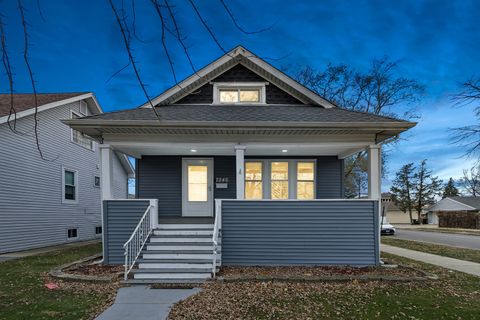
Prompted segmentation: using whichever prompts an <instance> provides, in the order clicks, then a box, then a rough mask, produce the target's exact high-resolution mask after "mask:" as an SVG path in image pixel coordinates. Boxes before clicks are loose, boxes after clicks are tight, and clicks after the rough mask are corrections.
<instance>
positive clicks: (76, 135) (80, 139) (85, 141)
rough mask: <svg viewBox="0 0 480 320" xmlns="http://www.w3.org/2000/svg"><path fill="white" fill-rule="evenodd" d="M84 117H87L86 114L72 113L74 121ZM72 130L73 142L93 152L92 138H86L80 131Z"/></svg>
mask: <svg viewBox="0 0 480 320" xmlns="http://www.w3.org/2000/svg"><path fill="white" fill-rule="evenodd" d="M83 116H85V114H81V113H76V112H73V111H72V119H77V118H81V117H83ZM71 130H72V142H74V143H76V144H78V145H79V146H82V147H84V148H87V149H90V150H93V140H92V139H91V138H89V137H88V136H86V135H85V134H83V133H82V132H80V131H77V130H73V129H71Z"/></svg>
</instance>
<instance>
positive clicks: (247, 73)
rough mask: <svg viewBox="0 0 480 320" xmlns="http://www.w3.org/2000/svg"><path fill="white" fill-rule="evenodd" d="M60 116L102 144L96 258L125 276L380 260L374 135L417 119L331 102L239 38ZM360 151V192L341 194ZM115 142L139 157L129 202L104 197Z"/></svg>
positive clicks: (193, 275) (157, 277) (190, 277)
mask: <svg viewBox="0 0 480 320" xmlns="http://www.w3.org/2000/svg"><path fill="white" fill-rule="evenodd" d="M152 105H153V107H152ZM64 122H65V123H67V124H68V125H70V126H71V127H72V128H73V129H75V130H78V131H80V132H83V133H84V134H86V135H88V136H90V137H92V138H94V139H96V140H97V141H99V142H101V144H100V145H99V146H100V149H101V163H102V197H103V199H104V201H103V208H104V209H103V227H104V230H105V232H104V246H103V250H104V252H103V253H104V262H105V263H107V264H123V265H124V266H125V278H126V279H128V277H129V274H131V273H133V279H130V280H129V281H133V282H185V281H187V282H192V281H201V280H202V279H206V278H210V277H212V276H215V273H216V272H217V269H218V267H219V266H221V265H228V266H238V265H247V266H248V265H250V266H254V265H262V266H282V265H355V266H365V265H377V264H379V263H380V255H379V232H380V231H379V226H378V223H379V213H378V211H379V210H378V208H379V202H380V197H381V194H380V190H381V189H380V180H381V179H380V177H381V172H380V168H381V159H380V155H381V145H382V142H383V141H385V140H387V139H389V138H391V137H394V136H397V135H398V134H400V133H401V132H403V131H405V130H408V129H409V128H411V127H413V126H414V125H415V123H411V122H407V121H402V120H398V119H393V118H388V117H382V116H377V115H373V114H368V113H362V112H352V111H348V110H344V109H341V108H339V107H337V106H335V105H334V104H332V103H331V102H329V101H327V100H325V99H324V98H322V97H321V96H319V95H317V94H316V93H314V92H312V91H310V90H309V89H308V88H306V87H304V86H302V85H300V84H299V83H298V82H296V81H294V80H293V79H291V78H290V77H288V76H287V75H285V74H284V73H282V72H281V71H279V70H278V69H276V68H274V67H272V66H271V65H269V64H268V63H266V62H265V61H263V60H262V59H260V58H258V57H257V56H255V55H254V54H253V53H251V52H249V51H248V50H246V49H245V48H243V47H241V46H240V47H237V48H235V49H233V50H232V51H230V52H228V53H227V54H225V55H224V56H222V57H220V58H219V59H217V60H215V61H214V62H212V63H211V64H209V65H208V66H206V67H204V68H203V69H201V70H199V71H198V72H197V73H195V74H194V75H192V76H191V77H189V78H187V79H186V80H184V81H182V82H181V83H179V84H178V85H175V86H173V87H172V88H170V89H169V90H167V91H165V92H164V93H162V94H161V95H159V96H158V97H156V98H154V99H153V100H152V101H151V104H150V103H146V104H145V105H143V106H141V107H139V108H136V109H131V110H124V111H117V112H112V113H104V114H98V115H92V116H87V117H83V118H79V119H70V120H65V121H64ZM362 150H365V151H367V152H368V159H369V160H368V163H369V196H368V198H366V199H355V200H352V199H345V198H344V191H343V189H344V187H343V176H344V169H343V162H344V159H345V158H346V157H348V156H350V155H352V154H355V153H357V152H359V151H362ZM115 151H120V152H122V153H125V154H128V155H130V156H132V157H134V158H135V159H136V168H135V169H136V196H137V198H136V199H131V200H117V199H115V197H114V195H113V189H112V185H113V183H114V179H113V177H112V174H111V170H112V167H111V158H112V155H113V153H114V152H115Z"/></svg>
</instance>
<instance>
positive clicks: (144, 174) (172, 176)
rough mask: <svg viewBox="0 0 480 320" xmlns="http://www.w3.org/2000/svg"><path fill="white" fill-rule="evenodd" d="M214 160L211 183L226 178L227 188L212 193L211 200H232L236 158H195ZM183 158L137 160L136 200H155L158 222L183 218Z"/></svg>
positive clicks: (234, 193)
mask: <svg viewBox="0 0 480 320" xmlns="http://www.w3.org/2000/svg"><path fill="white" fill-rule="evenodd" d="M195 157H196V158H198V157H205V158H207V157H208V158H213V159H214V162H213V171H214V178H213V179H214V180H215V178H217V177H222V178H225V177H226V178H228V179H229V182H228V188H226V189H216V188H215V189H214V190H215V191H214V197H215V198H219V199H234V198H235V196H236V182H235V181H236V180H235V157H233V156H215V157H210V156H195ZM182 158H187V157H184V156H144V157H142V159H140V160H137V166H136V168H137V175H136V177H137V197H138V198H140V199H158V215H159V217H160V218H176V217H181V216H182Z"/></svg>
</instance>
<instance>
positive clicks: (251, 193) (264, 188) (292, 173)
mask: <svg viewBox="0 0 480 320" xmlns="http://www.w3.org/2000/svg"><path fill="white" fill-rule="evenodd" d="M315 164H316V162H315V160H308V159H306V160H303V159H302V160H295V159H282V160H266V159H262V160H247V161H246V162H245V199H250V200H253V199H274V200H286V199H298V200H311V199H315V198H316V196H315Z"/></svg>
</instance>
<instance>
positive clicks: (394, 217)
mask: <svg viewBox="0 0 480 320" xmlns="http://www.w3.org/2000/svg"><path fill="white" fill-rule="evenodd" d="M382 208H385V217H386V218H387V221H388V222H389V223H391V224H402V223H408V224H410V215H409V214H408V212H403V211H402V210H400V209H399V208H398V207H397V206H396V205H395V203H394V202H393V200H392V195H391V194H390V193H388V192H387V193H382Z"/></svg>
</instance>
